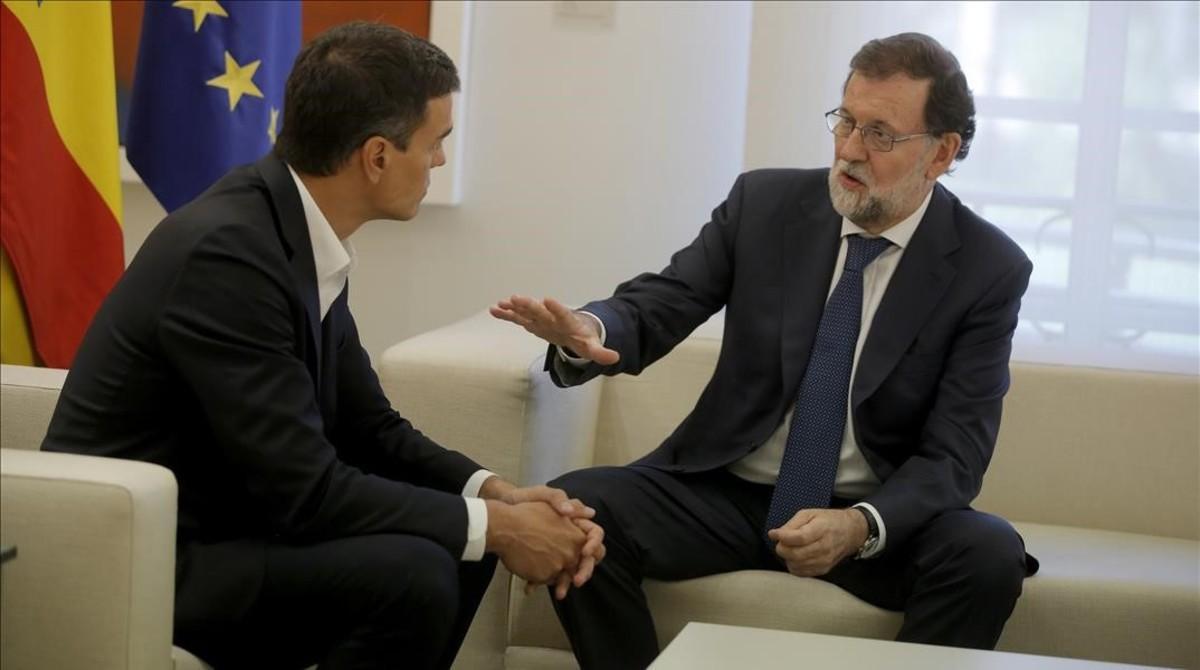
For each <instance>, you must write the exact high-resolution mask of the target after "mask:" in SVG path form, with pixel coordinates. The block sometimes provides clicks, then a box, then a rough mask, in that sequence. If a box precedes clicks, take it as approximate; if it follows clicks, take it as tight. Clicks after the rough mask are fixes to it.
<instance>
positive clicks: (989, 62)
mask: <svg viewBox="0 0 1200 670" xmlns="http://www.w3.org/2000/svg"><path fill="white" fill-rule="evenodd" d="M922 4H926V3H922ZM938 7H942V5H938ZM959 7H960V9H959V25H958V42H957V44H956V45H955V46H954V47H950V48H951V49H952V50H953V51H954V52H955V54H956V55H957V56H958V58H959V62H960V63H961V64H962V66H963V71H964V72H965V73H966V75H967V81H968V82H970V84H971V87H972V89H973V90H974V91H975V93H976V95H990V96H999V97H1005V98H1038V99H1048V100H1078V99H1079V98H1080V96H1081V95H1082V94H1083V68H1084V60H1085V56H1086V53H1087V26H1088V6H1087V3H1083V2H1071V3H1066V2H1036V3H1035V2H1028V3H1027V2H1002V3H994V2H978V3H977V2H969V3H963V4H962V5H960V6H959ZM924 11H928V5H927V4H926V8H925V10H924ZM1031 45H1053V57H1052V58H1051V57H1047V56H1048V54H1047V52H1046V51H1045V50H1044V49H1041V48H1036V47H1035V48H1031ZM947 46H949V45H947Z"/></svg>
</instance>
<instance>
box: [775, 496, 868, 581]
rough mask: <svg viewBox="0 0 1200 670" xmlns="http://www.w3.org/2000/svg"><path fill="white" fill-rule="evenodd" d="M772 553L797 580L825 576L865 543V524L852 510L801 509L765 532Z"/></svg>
mask: <svg viewBox="0 0 1200 670" xmlns="http://www.w3.org/2000/svg"><path fill="white" fill-rule="evenodd" d="M767 537H769V538H771V539H772V540H774V541H775V542H776V545H775V553H776V554H778V555H779V557H780V558H781V559H783V561H784V563H786V564H787V569H788V572H790V573H792V574H793V575H797V576H799V577H818V576H820V575H823V574H826V573H827V572H829V571H830V570H832V569H833V567H834V566H835V565H837V564H838V563H840V562H841V561H842V559H844V558H846V557H847V556H853V555H854V554H855V553H857V552H858V549H859V547H861V546H862V545H863V542H866V540H867V520H866V519H865V518H863V515H862V513H861V512H859V511H858V510H856V509H852V508H851V509H802V510H800V511H799V512H796V515H795V516H793V517H792V518H791V520H790V521H788V522H787V523H785V524H783V526H781V527H779V528H775V529H772V530H770V531H767Z"/></svg>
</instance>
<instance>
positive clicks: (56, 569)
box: [0, 365, 205, 670]
mask: <svg viewBox="0 0 1200 670" xmlns="http://www.w3.org/2000/svg"><path fill="white" fill-rule="evenodd" d="M65 377H66V371H65V370H46V369H38V368H26V367H20V366H11V365H5V366H0V387H2V394H0V480H2V481H0V544H2V545H4V546H10V545H13V546H16V548H17V556H16V557H15V559H13V560H10V561H7V562H5V563H4V566H3V567H2V568H0V580H2V584H0V631H2V634H0V667H3V668H5V669H6V670H10V669H11V670H22V669H26V668H28V669H30V670H36V669H41V668H89V669H92V670H102V669H103V670H107V669H129V670H169V669H171V668H176V669H178V670H183V669H188V670H200V669H202V668H204V667H205V666H204V665H203V664H202V663H201V662H200V661H199V660H197V659H196V658H195V657H194V656H192V655H191V654H189V653H187V652H186V651H183V650H181V649H176V648H172V646H171V631H172V613H173V608H174V601H175V523H176V511H175V510H176V497H177V489H176V485H175V477H174V476H173V475H172V474H171V472H170V471H169V470H167V469H166V468H162V467H159V466H157V465H151V464H148V463H140V462H136V461H125V460H117V459H110V458H96V457H90V456H77V455H70V454H54V453H45V452H41V451H38V448H39V447H40V446H41V441H42V438H43V437H44V436H45V434H46V427H47V425H48V424H49V420H50V415H51V414H52V412H53V411H54V404H55V402H56V401H57V399H58V392H59V390H60V389H61V388H62V382H63V380H64V379H65Z"/></svg>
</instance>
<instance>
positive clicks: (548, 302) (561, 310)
mask: <svg viewBox="0 0 1200 670" xmlns="http://www.w3.org/2000/svg"><path fill="white" fill-rule="evenodd" d="M542 306H543V307H545V308H546V311H547V312H549V313H550V315H551V316H553V317H554V318H555V319H556V320H558V321H559V322H561V323H562V324H564V325H574V324H575V323H576V321H575V319H576V318H577V317H576V316H575V312H574V311H573V310H572V309H571V308H570V307H567V306H566V305H564V304H562V303H561V302H559V301H557V300H555V299H554V298H546V299H544V300H542Z"/></svg>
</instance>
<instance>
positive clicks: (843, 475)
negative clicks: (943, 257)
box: [558, 190, 933, 558]
mask: <svg viewBox="0 0 1200 670" xmlns="http://www.w3.org/2000/svg"><path fill="white" fill-rule="evenodd" d="M932 197H933V191H932V190H931V191H930V192H929V194H928V195H926V196H925V200H924V201H922V202H921V206H920V207H918V208H917V210H916V211H915V212H913V213H912V214H911V215H910V216H909V217H908V218H906V219H904V220H903V221H901V222H900V223H898V224H896V225H894V226H892V227H891V228H889V229H887V230H886V231H884V232H883V234H882V235H879V236H878V237H883V238H886V239H887V240H888V241H890V242H891V243H892V246H891V247H889V248H888V249H887V250H886V251H884V252H883V253H882V254H880V255H879V256H878V257H877V258H876V259H875V261H874V262H872V263H871V264H870V265H868V266H867V267H866V268H864V269H863V304H862V324H863V325H862V328H861V329H860V330H859V333H858V342H857V343H856V344H855V347H854V362H853V363H852V365H851V368H850V379H851V380H853V379H854V374H855V372H856V371H857V370H858V357H859V355H860V354H861V353H862V348H863V343H864V342H866V341H867V334H868V333H869V332H871V322H872V320H874V318H875V312H876V311H877V310H878V309H879V303H880V302H881V301H882V300H883V294H884V292H885V291H886V290H887V286H888V283H889V282H891V280H892V275H893V274H894V273H895V272H896V267H897V266H898V265H900V259H901V258H902V257H903V256H904V250H905V248H906V247H908V244H909V242H911V241H912V236H913V234H914V233H916V232H917V226H918V225H919V224H920V223H921V218H922V217H924V216H925V210H926V209H928V208H929V201H930V200H931V199H932ZM849 235H863V236H865V237H876V236H874V235H870V234H869V233H867V232H866V231H865V230H863V229H862V228H860V227H859V226H857V225H855V224H854V223H853V222H851V221H850V219H847V218H844V217H843V218H842V241H841V245H840V246H839V247H838V257H837V262H836V263H835V264H834V269H833V277H832V278H831V279H830V282H829V293H828V294H826V296H825V297H826V299H828V298H829V294H832V293H833V289H834V287H836V286H837V283H838V280H839V279H841V278H842V270H843V269H844V266H845V264H846V249H847V242H846V237H847V236H849ZM583 313H584V314H586V315H587V316H590V317H592V318H593V319H595V320H596V321H597V322H598V323H600V335H601V336H600V341H601V342H603V341H605V340H606V339H607V333H606V332H605V330H604V323H603V322H602V321H600V319H599V317H597V316H596V315H594V314H591V313H589V312H583ZM558 353H559V356H561V357H562V359H563V360H565V361H567V362H570V363H571V364H573V365H577V366H580V365H585V364H586V363H587V361H586V360H584V359H582V358H576V357H571V356H567V355H566V354H565V353H564V352H563V351H562V350H561V349H559V352H558ZM850 387H851V389H853V384H850ZM849 392H850V391H849V390H847V393H849ZM794 401H795V399H794V398H793V399H791V401H789V405H794ZM851 409H852V407H851V404H850V402H849V401H847V403H846V431H845V433H844V434H843V437H842V451H841V455H840V457H839V461H838V470H837V477H836V479H835V480H834V484H833V494H834V495H835V496H837V497H839V498H847V499H860V498H865V497H866V496H868V495H870V494H871V493H874V492H875V490H876V489H878V488H879V483H880V482H879V478H878V477H876V476H875V473H874V472H873V471H872V470H871V466H870V465H869V464H868V463H867V459H866V458H865V457H864V456H863V454H862V450H861V449H860V448H859V446H858V439H857V437H856V436H855V434H854V421H853V418H852V416H851ZM791 425H792V410H791V409H789V410H788V411H787V413H786V414H785V415H784V416H783V421H781V422H780V424H779V427H778V428H776V429H775V432H774V433H772V434H771V437H769V438H767V441H766V442H764V443H762V445H760V446H759V447H758V448H756V449H755V450H754V451H751V452H750V453H749V454H747V455H746V456H744V457H743V458H742V459H740V460H738V461H735V462H733V463H731V464H730V465H729V466H728V469H729V471H730V472H732V473H733V474H735V475H737V476H738V477H741V478H742V479H745V480H748V481H752V482H756V483H759V484H769V485H771V486H774V485H775V480H776V479H778V478H779V465H780V463H782V462H783V451H784V448H785V447H786V446H787V434H788V428H789V427H791ZM854 506H855V507H862V508H863V509H865V510H867V512H869V513H870V514H871V516H873V517H874V518H875V523H876V524H877V525H878V526H879V542H878V543H877V544H876V545H875V547H874V548H873V549H872V550H871V551H869V552H865V553H864V554H863V555H862V558H870V557H871V556H875V555H876V554H878V553H879V552H881V551H883V548H884V546H885V545H886V544H887V527H886V525H885V524H884V522H883V517H881V516H880V515H879V510H877V509H875V507H874V505H871V504H870V503H865V502H860V503H858V504H856V505H854Z"/></svg>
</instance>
